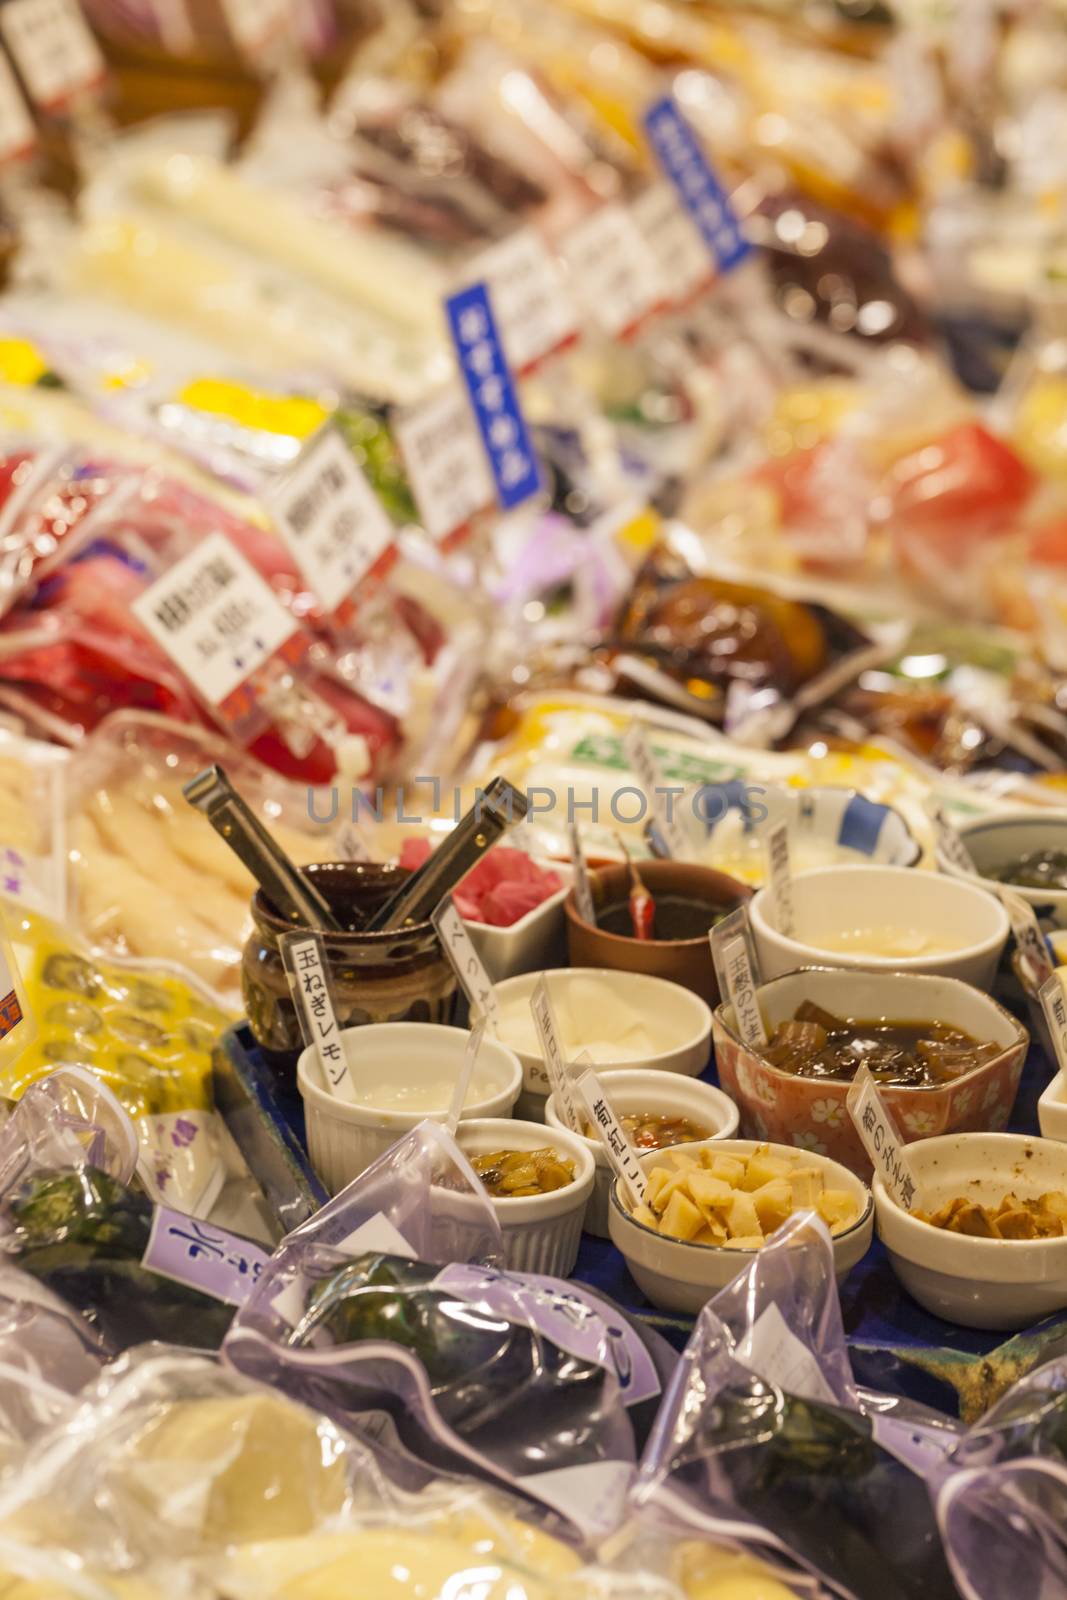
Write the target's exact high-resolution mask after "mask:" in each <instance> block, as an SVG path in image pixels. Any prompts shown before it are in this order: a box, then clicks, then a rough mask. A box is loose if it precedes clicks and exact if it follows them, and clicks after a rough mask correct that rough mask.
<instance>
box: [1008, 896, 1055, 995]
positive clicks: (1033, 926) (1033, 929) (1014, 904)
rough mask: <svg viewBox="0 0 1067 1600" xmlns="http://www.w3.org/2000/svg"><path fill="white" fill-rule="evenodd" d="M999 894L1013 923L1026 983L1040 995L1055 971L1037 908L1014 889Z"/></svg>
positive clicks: (1033, 991)
mask: <svg viewBox="0 0 1067 1600" xmlns="http://www.w3.org/2000/svg"><path fill="white" fill-rule="evenodd" d="M999 893H1000V898H1001V900H1002V901H1003V902H1004V909H1005V911H1006V912H1007V913H1008V916H1009V918H1010V919H1011V931H1012V933H1013V934H1014V935H1015V948H1016V949H1017V950H1018V952H1019V956H1020V960H1021V964H1022V967H1023V981H1024V982H1025V983H1026V985H1027V987H1028V988H1029V989H1030V991H1031V993H1032V994H1035V995H1036V994H1039V993H1040V992H1041V990H1042V989H1043V988H1044V986H1045V984H1046V983H1047V982H1048V980H1049V979H1050V978H1051V977H1052V974H1053V972H1054V971H1055V968H1054V966H1053V964H1052V957H1051V956H1050V955H1049V950H1048V944H1047V942H1046V940H1045V935H1044V934H1043V933H1042V932H1041V924H1040V923H1039V922H1038V920H1037V914H1036V913H1035V911H1034V908H1033V906H1032V905H1030V904H1029V903H1028V902H1027V901H1026V900H1024V899H1022V897H1021V896H1020V895H1017V894H1012V892H1011V890H1010V889H1001V890H1000V891H999Z"/></svg>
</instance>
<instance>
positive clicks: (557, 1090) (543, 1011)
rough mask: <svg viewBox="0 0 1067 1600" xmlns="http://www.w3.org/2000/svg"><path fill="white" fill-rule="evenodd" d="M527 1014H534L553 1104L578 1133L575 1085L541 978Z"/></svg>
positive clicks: (550, 999)
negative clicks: (529, 1012)
mask: <svg viewBox="0 0 1067 1600" xmlns="http://www.w3.org/2000/svg"><path fill="white" fill-rule="evenodd" d="M530 1010H531V1012H532V1013H533V1019H534V1027H535V1028H536V1029H537V1037H538V1038H539V1039H540V1041H541V1054H542V1055H543V1056H544V1058H545V1070H546V1072H547V1073H548V1081H549V1084H550V1086H551V1090H552V1093H553V1094H554V1095H555V1097H556V1104H557V1105H558V1107H559V1109H560V1112H561V1114H562V1116H563V1120H564V1122H565V1123H566V1124H567V1127H568V1128H570V1129H571V1130H572V1131H573V1132H574V1133H581V1131H582V1124H581V1121H580V1119H579V1116H578V1107H577V1104H576V1103H575V1098H574V1082H573V1080H572V1078H571V1075H570V1072H569V1071H568V1068H567V1062H566V1060H565V1058H564V1055H563V1046H562V1044H561V1043H560V1036H559V1024H558V1023H557V1021H556V1012H555V1007H554V1006H553V1004H552V996H551V995H550V994H549V992H548V982H547V980H546V978H545V977H544V975H543V974H542V976H541V977H540V978H539V980H538V983H537V987H536V989H535V990H534V992H533V996H532V998H531V1000H530Z"/></svg>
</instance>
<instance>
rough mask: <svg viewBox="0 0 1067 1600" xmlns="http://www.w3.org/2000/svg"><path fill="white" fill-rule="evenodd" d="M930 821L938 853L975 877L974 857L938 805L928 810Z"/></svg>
mask: <svg viewBox="0 0 1067 1600" xmlns="http://www.w3.org/2000/svg"><path fill="white" fill-rule="evenodd" d="M930 821H931V822H932V823H933V825H934V835H935V837H936V839H937V848H938V851H939V853H940V854H941V855H942V856H944V858H945V860H946V861H948V862H950V863H951V865H952V866H954V867H956V868H957V869H958V870H959V871H960V872H969V873H971V874H972V875H973V876H974V877H976V878H977V877H978V876H979V872H978V868H977V867H976V866H975V864H974V857H973V856H972V855H971V852H970V851H969V850H968V848H967V846H966V845H965V844H964V842H963V840H962V838H961V837H960V835H959V833H958V831H957V830H956V829H955V828H954V827H953V826H952V824H951V822H949V820H948V818H947V817H946V816H945V813H944V812H943V811H942V810H941V807H940V806H935V807H933V809H932V810H931V812H930Z"/></svg>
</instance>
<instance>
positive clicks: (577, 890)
mask: <svg viewBox="0 0 1067 1600" xmlns="http://www.w3.org/2000/svg"><path fill="white" fill-rule="evenodd" d="M570 835H571V860H572V862H573V863H574V903H575V905H576V906H577V907H578V915H579V916H580V917H581V919H582V921H583V922H588V923H590V924H591V925H592V926H593V927H594V928H595V927H596V904H595V902H594V900H593V886H592V884H591V883H590V882H589V865H588V863H587V861H586V859H585V851H584V850H583V849H582V841H581V838H580V836H579V833H578V824H577V823H576V822H572V823H571V825H570Z"/></svg>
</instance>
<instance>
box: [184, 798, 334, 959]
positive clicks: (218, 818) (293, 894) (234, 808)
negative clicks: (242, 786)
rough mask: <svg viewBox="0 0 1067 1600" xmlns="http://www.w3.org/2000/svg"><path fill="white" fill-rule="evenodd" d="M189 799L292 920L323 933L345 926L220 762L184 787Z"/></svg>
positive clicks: (264, 891)
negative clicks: (295, 864)
mask: <svg viewBox="0 0 1067 1600" xmlns="http://www.w3.org/2000/svg"><path fill="white" fill-rule="evenodd" d="M182 793H183V794H184V796H185V798H186V799H187V800H188V802H189V804H190V805H192V806H195V807H196V809H197V810H198V811H202V812H203V813H204V815H205V817H207V820H208V821H209V822H210V824H211V826H212V827H213V828H214V830H215V832H216V833H217V834H218V835H219V837H220V839H224V840H225V842H226V843H227V844H228V845H229V847H230V849H231V850H232V851H233V853H234V855H235V856H236V857H237V858H238V860H239V861H242V862H243V863H244V865H245V866H246V867H247V868H248V870H249V872H250V873H251V874H252V876H253V878H255V880H256V882H257V883H258V884H259V886H260V888H261V889H262V890H263V893H264V894H265V895H266V896H267V898H268V899H269V900H270V901H271V902H272V903H273V904H274V905H275V906H277V908H278V910H279V911H281V913H282V914H283V916H285V917H287V918H288V919H289V921H290V922H294V923H299V924H300V926H301V927H305V928H315V929H317V930H318V931H320V932H323V933H327V932H328V933H343V932H344V931H345V930H344V928H343V926H342V924H341V923H340V922H338V920H337V918H336V917H335V916H334V914H333V912H332V911H331V910H330V907H329V905H328V904H327V903H326V901H325V899H324V898H323V896H322V895H321V894H320V893H319V891H318V889H316V888H315V886H314V884H313V883H311V882H310V880H309V879H308V878H306V877H305V876H304V874H303V873H302V872H301V871H300V870H299V868H297V867H296V866H294V865H293V863H292V862H291V861H290V860H289V857H288V856H287V855H286V854H285V852H284V850H282V849H281V848H280V847H279V845H278V844H277V843H276V842H275V840H273V839H272V838H271V836H270V834H269V833H268V832H267V830H266V828H265V827H264V826H263V824H262V823H261V822H260V820H259V818H258V817H257V816H256V815H255V813H254V812H253V811H252V810H251V809H250V808H249V806H248V805H247V804H246V802H245V801H244V800H242V798H241V796H240V795H239V794H238V793H237V790H236V789H235V788H234V787H233V785H232V784H231V782H230V780H229V778H228V777H227V776H226V774H225V772H223V770H222V768H221V767H218V766H214V767H207V768H205V770H204V771H203V772H199V773H197V775H196V777H195V778H192V779H191V780H190V781H189V782H188V783H187V784H186V785H185V787H184V788H183V790H182Z"/></svg>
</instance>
